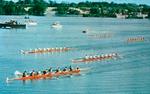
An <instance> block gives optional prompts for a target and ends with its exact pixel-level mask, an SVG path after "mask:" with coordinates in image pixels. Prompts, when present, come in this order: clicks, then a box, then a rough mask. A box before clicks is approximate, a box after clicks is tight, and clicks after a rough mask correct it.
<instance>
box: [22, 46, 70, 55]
mask: <svg viewBox="0 0 150 94" xmlns="http://www.w3.org/2000/svg"><path fill="white" fill-rule="evenodd" d="M71 49H72V48H66V47H65V48H43V49H34V50H30V51H23V50H21V53H22V54H34V53H48V52H51V53H52V52H65V51H69V50H71Z"/></svg>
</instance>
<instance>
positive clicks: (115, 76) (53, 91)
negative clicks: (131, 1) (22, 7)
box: [0, 16, 150, 94]
mask: <svg viewBox="0 0 150 94" xmlns="http://www.w3.org/2000/svg"><path fill="white" fill-rule="evenodd" d="M23 18H24V16H0V22H1V21H5V20H9V19H17V20H18V21H20V22H24V19H23ZM31 19H33V20H35V21H37V22H38V25H37V26H28V27H27V29H0V94H150V75H149V74H150V57H149V56H150V20H148V19H112V18H82V17H35V16H31ZM55 21H59V22H60V23H61V24H62V25H63V28H62V29H53V28H51V27H50V25H51V24H52V23H53V22H55ZM87 28H88V29H89V32H88V33H87V34H83V33H82V31H83V30H86V29H87ZM102 33H111V34H112V36H111V37H110V38H104V37H98V38H92V37H89V36H88V34H97V35H98V34H102ZM141 36H143V37H144V38H145V41H144V42H133V43H127V42H126V41H127V39H128V38H129V37H141ZM47 47H73V48H77V49H76V50H73V51H69V52H64V53H53V54H52V53H49V54H31V55H22V54H20V50H21V49H22V50H27V49H34V48H47ZM112 52H117V53H119V54H120V55H121V57H122V58H119V59H116V60H106V61H98V62H93V63H88V64H85V63H80V64H73V63H71V60H72V59H75V58H79V57H83V56H85V55H95V54H102V53H112ZM69 65H72V66H73V67H76V66H80V67H82V68H90V70H88V71H87V72H83V73H82V74H81V75H78V76H71V77H61V78H57V79H46V80H44V79H43V80H33V81H26V82H22V81H13V82H10V83H6V81H5V80H6V78H7V77H13V76H14V72H15V71H16V70H19V71H21V72H22V71H24V70H27V71H31V70H32V69H34V70H43V69H46V68H48V67H49V66H52V67H57V66H60V67H61V66H62V67H64V66H69Z"/></svg>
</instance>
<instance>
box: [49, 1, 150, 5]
mask: <svg viewBox="0 0 150 94" xmlns="http://www.w3.org/2000/svg"><path fill="white" fill-rule="evenodd" d="M51 1H56V2H62V1H65V2H76V3H77V2H82V1H91V2H94V1H95V2H102V1H106V2H115V3H136V4H147V5H150V0H51Z"/></svg>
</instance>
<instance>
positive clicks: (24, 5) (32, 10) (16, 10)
mask: <svg viewBox="0 0 150 94" xmlns="http://www.w3.org/2000/svg"><path fill="white" fill-rule="evenodd" d="M47 7H56V9H55V10H54V11H56V15H60V16H61V15H63V16H66V15H82V16H84V17H91V16H92V17H93V16H94V17H115V14H117V13H121V14H124V15H129V16H131V17H134V15H136V14H137V13H139V12H140V13H142V14H148V17H150V6H149V5H145V4H140V5H137V4H131V3H122V4H117V3H114V2H111V3H108V2H88V1H87V2H79V3H67V2H61V3H57V2H55V1H51V0H50V1H49V2H46V1H44V0H18V1H17V2H12V1H8V0H0V15H25V14H29V15H38V16H43V15H44V13H45V10H46V9H47ZM71 8H76V9H71ZM77 9H80V10H82V11H88V12H89V13H87V14H81V12H80V11H79V10H77Z"/></svg>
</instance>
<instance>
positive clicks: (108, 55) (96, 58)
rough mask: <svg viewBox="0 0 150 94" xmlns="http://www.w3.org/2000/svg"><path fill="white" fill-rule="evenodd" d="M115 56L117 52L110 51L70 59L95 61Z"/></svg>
mask: <svg viewBox="0 0 150 94" xmlns="http://www.w3.org/2000/svg"><path fill="white" fill-rule="evenodd" d="M117 56H118V54H117V53H111V54H102V55H94V56H85V57H83V58H79V59H74V60H72V61H73V62H87V61H97V60H103V59H109V58H113V57H117Z"/></svg>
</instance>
